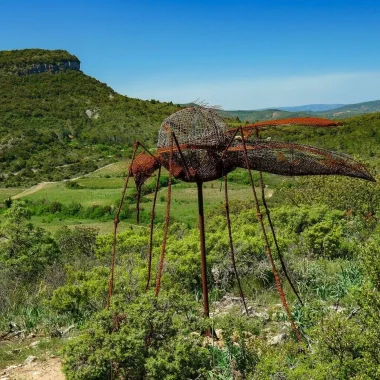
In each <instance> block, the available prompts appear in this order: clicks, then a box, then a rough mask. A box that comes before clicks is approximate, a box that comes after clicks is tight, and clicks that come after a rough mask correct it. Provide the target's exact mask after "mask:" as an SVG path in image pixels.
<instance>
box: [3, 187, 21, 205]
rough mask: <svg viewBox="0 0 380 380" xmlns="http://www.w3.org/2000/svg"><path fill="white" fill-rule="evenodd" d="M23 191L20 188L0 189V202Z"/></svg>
mask: <svg viewBox="0 0 380 380" xmlns="http://www.w3.org/2000/svg"><path fill="white" fill-rule="evenodd" d="M24 190H25V188H22V187H9V188H4V189H0V202H4V201H5V200H6V199H8V198H9V197H13V196H14V195H16V194H18V193H21V192H23V191H24Z"/></svg>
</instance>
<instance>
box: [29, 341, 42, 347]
mask: <svg viewBox="0 0 380 380" xmlns="http://www.w3.org/2000/svg"><path fill="white" fill-rule="evenodd" d="M39 344H40V341H39V340H36V341H35V342H33V343H31V344H30V345H29V347H37V346H38V345H39Z"/></svg>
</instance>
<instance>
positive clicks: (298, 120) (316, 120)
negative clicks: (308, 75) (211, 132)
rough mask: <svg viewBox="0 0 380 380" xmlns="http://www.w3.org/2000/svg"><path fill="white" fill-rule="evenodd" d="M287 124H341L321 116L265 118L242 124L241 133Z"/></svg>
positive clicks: (310, 125) (325, 125)
mask: <svg viewBox="0 0 380 380" xmlns="http://www.w3.org/2000/svg"><path fill="white" fill-rule="evenodd" d="M287 125H299V126H305V127H316V128H323V127H336V126H338V125H343V123H342V122H338V121H334V120H330V119H324V118H322V117H292V118H287V119H279V120H266V121H260V122H257V123H253V124H248V125H244V126H243V133H244V135H245V136H249V135H250V134H252V133H253V132H255V131H256V130H258V129H265V128H269V127H276V126H287ZM236 129H237V128H233V129H230V130H228V131H227V132H228V133H234V132H235V131H236Z"/></svg>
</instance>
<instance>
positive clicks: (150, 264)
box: [145, 166, 161, 291]
mask: <svg viewBox="0 0 380 380" xmlns="http://www.w3.org/2000/svg"><path fill="white" fill-rule="evenodd" d="M160 176H161V166H160V167H159V168H158V174H157V181H156V188H155V189H154V198H153V203H152V211H151V213H150V225H149V234H150V235H149V252H148V278H147V281H146V286H145V291H147V290H148V289H149V286H150V277H151V272H152V250H153V228H154V218H155V216H156V211H155V210H156V201H157V193H158V187H159V185H160Z"/></svg>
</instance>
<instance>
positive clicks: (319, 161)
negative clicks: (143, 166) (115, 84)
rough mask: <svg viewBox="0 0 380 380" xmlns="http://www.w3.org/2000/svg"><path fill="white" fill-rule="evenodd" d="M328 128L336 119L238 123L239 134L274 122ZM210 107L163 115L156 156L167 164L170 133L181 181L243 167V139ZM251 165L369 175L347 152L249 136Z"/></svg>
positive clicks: (301, 171) (293, 171)
mask: <svg viewBox="0 0 380 380" xmlns="http://www.w3.org/2000/svg"><path fill="white" fill-rule="evenodd" d="M292 124H299V125H309V126H314V127H332V126H336V125H340V124H341V123H338V122H334V121H332V120H328V119H322V118H292V119H283V120H274V121H268V122H260V123H254V124H251V125H248V126H245V127H243V128H242V129H243V133H244V135H249V134H250V133H251V132H252V131H254V130H255V129H257V128H266V127H269V126H277V125H292ZM233 131H236V129H230V130H229V129H228V126H227V124H226V123H225V122H224V120H223V119H222V118H221V117H220V116H219V115H218V114H217V113H216V111H215V110H213V109H208V108H203V107H191V108H185V109H183V110H181V111H178V112H176V113H174V114H172V115H171V116H170V117H168V118H167V119H165V120H164V122H163V123H162V125H161V128H160V131H159V137H158V144H157V148H158V149H157V151H158V159H159V161H160V162H161V164H162V165H163V166H165V167H166V168H168V162H169V153H170V150H171V147H170V135H171V134H172V133H173V134H174V136H175V141H176V145H175V146H173V166H172V170H173V172H172V174H173V176H174V177H176V178H178V179H182V180H184V181H186V182H207V181H212V180H215V179H218V178H221V177H223V176H224V175H226V174H228V173H229V172H231V171H233V170H234V169H236V168H238V167H239V168H245V162H244V154H243V148H242V141H241V140H239V139H237V138H234V139H233V141H232V143H231V138H233V136H232V135H231V132H233ZM246 147H247V151H248V159H249V164H250V168H251V169H254V170H258V171H262V172H268V173H274V174H280V175H286V176H300V175H303V176H304V175H332V174H336V175H345V176H349V177H357V178H362V179H367V180H373V178H372V176H371V175H370V174H369V172H368V171H367V169H366V168H365V167H364V166H363V165H361V164H360V163H358V162H356V161H354V160H353V159H352V158H350V157H349V156H347V155H344V154H340V153H335V152H331V151H327V150H324V149H319V148H316V147H312V146H308V145H301V144H295V143H287V142H273V141H263V140H260V139H254V140H253V141H251V142H246Z"/></svg>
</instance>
